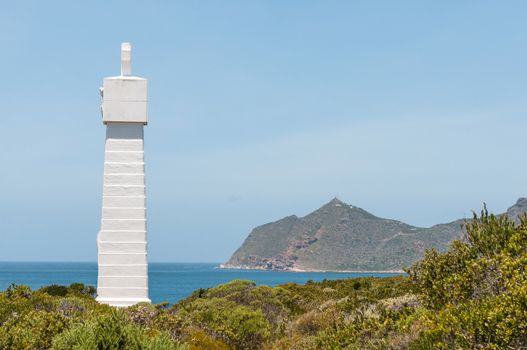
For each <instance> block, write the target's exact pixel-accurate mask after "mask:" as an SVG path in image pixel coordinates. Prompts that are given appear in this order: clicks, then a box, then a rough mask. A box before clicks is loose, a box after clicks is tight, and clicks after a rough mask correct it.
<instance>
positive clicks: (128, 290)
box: [97, 43, 150, 307]
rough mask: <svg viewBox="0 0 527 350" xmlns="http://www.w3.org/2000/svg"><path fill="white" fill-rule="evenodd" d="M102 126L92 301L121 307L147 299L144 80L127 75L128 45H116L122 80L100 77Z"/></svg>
mask: <svg viewBox="0 0 527 350" xmlns="http://www.w3.org/2000/svg"><path fill="white" fill-rule="evenodd" d="M102 97H103V102H102V115H103V123H104V124H105V125H106V143H105V149H104V184H103V201H102V214H101V231H100V232H99V234H98V235H97V248H98V264H99V271H98V272H99V273H98V278H97V301H99V302H101V303H105V304H110V305H113V306H119V307H125V306H130V305H134V304H137V303H139V302H150V299H149V298H148V263H147V234H146V228H147V225H146V186H145V163H144V146H143V145H144V136H143V127H144V125H146V124H147V80H146V79H143V78H138V77H133V76H131V46H130V44H127V43H124V44H122V46H121V76H118V77H111V78H105V79H104V87H103V90H102Z"/></svg>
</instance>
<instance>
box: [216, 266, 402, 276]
mask: <svg viewBox="0 0 527 350" xmlns="http://www.w3.org/2000/svg"><path fill="white" fill-rule="evenodd" d="M218 268H219V269H226V270H258V271H275V272H335V273H393V274H406V272H404V271H403V270H318V269H300V268H292V269H283V270H276V269H266V268H264V267H252V266H239V265H230V264H220V265H219V266H218Z"/></svg>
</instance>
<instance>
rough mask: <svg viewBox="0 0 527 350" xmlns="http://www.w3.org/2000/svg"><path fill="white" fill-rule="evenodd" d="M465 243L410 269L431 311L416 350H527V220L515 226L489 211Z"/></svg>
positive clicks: (472, 226) (470, 226) (473, 224)
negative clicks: (465, 349) (457, 349)
mask: <svg viewBox="0 0 527 350" xmlns="http://www.w3.org/2000/svg"><path fill="white" fill-rule="evenodd" d="M465 227H466V231H467V234H466V238H465V240H464V241H455V242H453V244H452V246H451V248H450V250H449V251H448V252H445V253H438V252H436V251H428V252H427V253H426V254H425V257H424V258H423V259H422V260H421V261H419V262H417V263H416V264H414V265H413V266H412V268H411V269H409V274H410V278H411V280H412V281H413V283H414V284H415V286H416V288H417V291H418V293H419V294H420V295H421V297H422V300H423V302H424V304H425V305H426V306H427V308H428V309H429V310H430V311H429V312H426V313H424V315H423V318H422V323H423V324H424V325H425V326H426V327H424V329H423V330H421V332H420V336H419V337H418V339H416V341H415V343H414V345H413V346H414V347H415V348H416V349H417V348H419V349H421V348H426V347H431V348H438V349H442V348H444V349H447V348H487V349H506V348H513V349H515V348H518V349H519V348H526V347H527V276H526V274H525V269H526V267H527V217H525V216H522V217H521V218H519V223H515V222H514V221H513V220H511V219H509V218H508V217H507V216H505V215H503V216H494V215H492V214H489V213H488V212H487V210H486V209H484V210H483V211H482V212H481V216H480V217H477V216H476V215H474V218H473V220H472V221H471V222H469V223H467V224H466V226H465Z"/></svg>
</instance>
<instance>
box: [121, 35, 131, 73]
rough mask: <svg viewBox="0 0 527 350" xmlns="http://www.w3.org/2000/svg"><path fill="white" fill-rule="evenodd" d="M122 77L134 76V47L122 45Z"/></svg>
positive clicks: (126, 44) (127, 44) (128, 44)
mask: <svg viewBox="0 0 527 350" xmlns="http://www.w3.org/2000/svg"><path fill="white" fill-rule="evenodd" d="M121 75H132V45H130V43H122V44H121Z"/></svg>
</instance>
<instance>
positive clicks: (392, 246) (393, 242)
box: [222, 198, 527, 271]
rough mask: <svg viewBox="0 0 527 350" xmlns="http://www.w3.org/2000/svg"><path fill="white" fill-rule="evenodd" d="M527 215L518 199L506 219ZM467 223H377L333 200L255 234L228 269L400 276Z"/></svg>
mask: <svg viewBox="0 0 527 350" xmlns="http://www.w3.org/2000/svg"><path fill="white" fill-rule="evenodd" d="M525 212H527V198H520V199H518V201H517V202H516V204H515V205H513V206H512V207H510V208H509V209H508V210H507V212H506V213H505V214H506V215H509V216H510V217H512V218H517V217H518V215H520V214H521V213H525ZM464 222H465V220H464V219H460V220H456V221H453V222H450V223H446V224H440V225H435V226H432V227H429V228H424V227H416V226H412V225H408V224H405V223H403V222H400V221H397V220H390V219H384V218H379V217H377V216H375V215H373V214H370V213H368V212H367V211H366V210H364V209H361V208H359V207H356V206H353V205H349V204H346V203H344V202H342V201H341V200H339V199H337V198H334V199H332V200H331V201H330V202H329V203H327V204H325V205H323V206H322V207H321V208H319V209H318V210H316V211H314V212H312V213H310V214H308V215H306V216H304V217H297V216H296V215H291V216H287V217H285V218H283V219H281V220H278V221H275V222H271V223H268V224H265V225H262V226H259V227H256V228H255V229H253V230H252V232H251V233H250V234H249V236H248V237H247V238H246V239H245V241H244V242H243V244H242V245H241V247H240V248H238V250H236V252H234V254H233V255H232V257H231V258H230V259H229V261H227V262H226V263H225V264H223V265H222V267H224V268H243V269H267V270H290V271H295V270H296V271H346V270H353V271H389V270H401V269H402V268H403V267H406V266H410V265H411V264H412V263H413V262H414V261H416V260H418V259H419V258H421V257H422V255H423V253H424V251H425V249H426V248H436V249H438V250H440V251H445V250H446V249H447V247H448V244H449V243H450V242H451V241H452V240H454V239H458V238H462V235H463V229H462V226H463V223H464Z"/></svg>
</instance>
